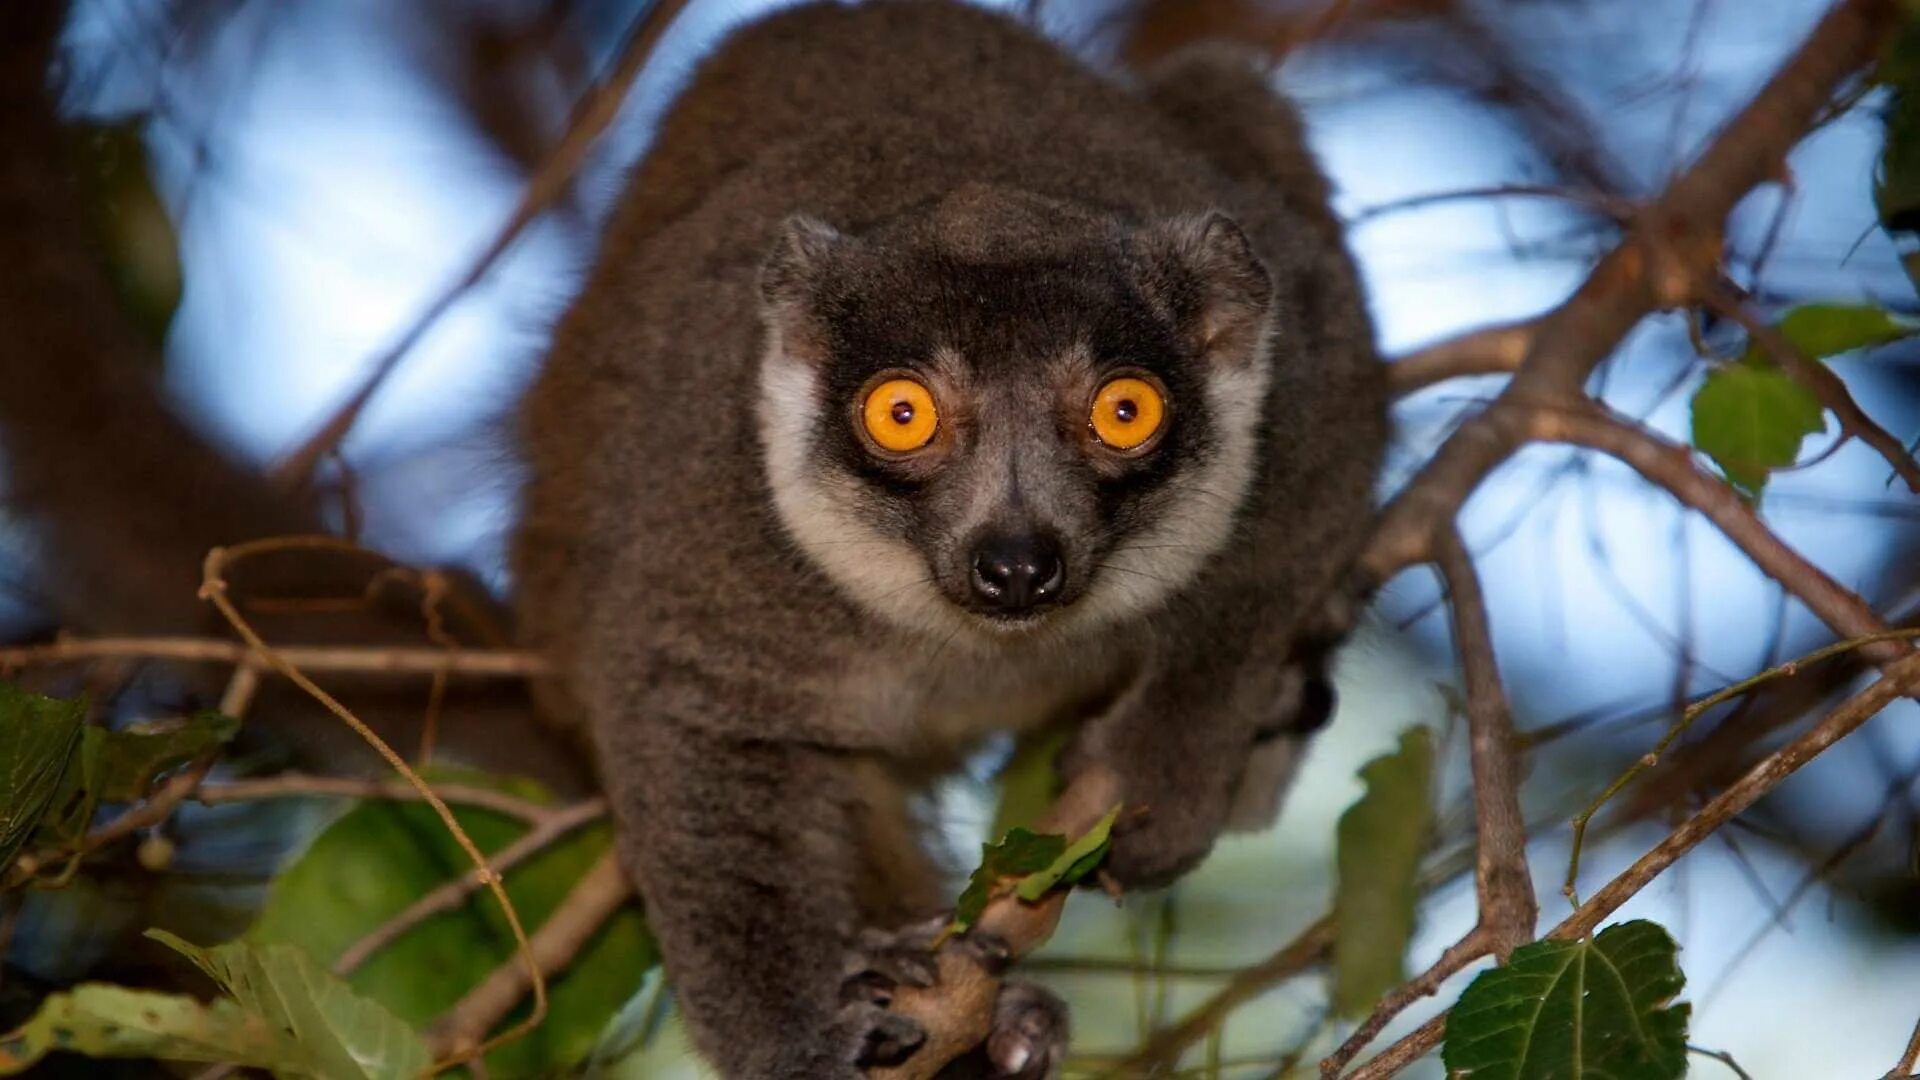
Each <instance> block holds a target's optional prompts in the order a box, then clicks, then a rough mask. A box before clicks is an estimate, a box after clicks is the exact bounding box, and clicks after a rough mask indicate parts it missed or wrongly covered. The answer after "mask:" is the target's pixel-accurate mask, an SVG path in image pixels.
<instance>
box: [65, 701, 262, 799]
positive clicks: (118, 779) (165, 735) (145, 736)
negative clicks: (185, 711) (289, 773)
mask: <svg viewBox="0 0 1920 1080" xmlns="http://www.w3.org/2000/svg"><path fill="white" fill-rule="evenodd" d="M93 730H95V731H100V735H101V746H100V762H99V770H100V771H99V776H98V785H99V786H98V788H97V789H96V790H95V792H94V794H95V797H96V798H98V799H99V801H101V802H132V801H134V800H136V799H139V798H142V797H144V796H145V795H146V793H147V788H148V787H150V786H152V784H153V778H154V777H156V776H158V775H160V774H161V773H163V772H166V771H167V770H169V769H173V768H176V767H178V766H180V765H184V764H186V763H187V762H189V761H192V760H193V759H194V758H197V757H199V756H200V755H201V754H202V753H205V752H206V751H208V750H212V749H214V748H215V747H219V746H224V745H226V744H227V743H228V742H230V741H231V740H232V739H233V737H234V736H235V735H237V734H239V732H240V721H238V720H236V719H234V718H233V717H231V716H226V715H224V714H222V713H217V712H211V711H207V712H199V713H195V714H194V715H193V716H190V717H187V718H185V719H172V720H163V721H160V722H157V723H153V724H145V725H134V726H132V727H127V728H122V729H120V730H118V731H105V730H102V729H98V728H96V729H93ZM89 734H91V732H89Z"/></svg>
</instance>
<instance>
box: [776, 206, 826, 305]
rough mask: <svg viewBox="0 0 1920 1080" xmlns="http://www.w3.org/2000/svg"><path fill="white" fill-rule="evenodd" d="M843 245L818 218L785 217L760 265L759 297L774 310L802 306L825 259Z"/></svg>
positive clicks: (804, 216)
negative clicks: (765, 258)
mask: <svg viewBox="0 0 1920 1080" xmlns="http://www.w3.org/2000/svg"><path fill="white" fill-rule="evenodd" d="M845 242H846V237H844V236H842V235H841V234H840V232H839V230H837V229H835V228H834V227H833V226H831V225H829V224H827V223H826V222H824V221H821V220H820V219H819V218H816V217H811V216H809V215H806V214H794V215H792V216H791V217H789V218H787V220H786V221H784V222H782V223H781V225H780V238H779V239H778V240H775V241H774V244H773V250H772V251H771V252H769V253H768V255H767V260H766V262H764V263H762V264H761V266H760V298H761V299H762V300H763V301H764V302H765V303H766V304H767V305H768V306H770V307H775V308H785V307H791V306H792V305H795V304H800V303H804V302H805V301H806V300H807V299H808V298H809V297H810V296H811V294H812V292H813V285H814V282H815V281H816V280H817V279H818V277H819V275H820V268H821V267H822V266H823V265H824V264H825V263H826V260H827V258H828V256H830V255H831V254H832V253H833V250H834V249H835V248H837V247H839V246H840V245H841V244H844V243H845Z"/></svg>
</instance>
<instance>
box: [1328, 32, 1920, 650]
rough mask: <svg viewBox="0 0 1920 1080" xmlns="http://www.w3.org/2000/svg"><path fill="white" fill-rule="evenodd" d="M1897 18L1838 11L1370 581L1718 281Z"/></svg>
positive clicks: (1739, 119) (1392, 540) (1489, 421)
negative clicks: (1666, 312)
mask: <svg viewBox="0 0 1920 1080" xmlns="http://www.w3.org/2000/svg"><path fill="white" fill-rule="evenodd" d="M1894 15H1895V7H1894V5H1893V4H1892V3H1891V2H1890V0H1843V2H1842V3H1840V4H1838V5H1836V6H1835V7H1834V8H1833V9H1832V10H1830V11H1829V12H1828V13H1827V15H1826V16H1825V17H1824V18H1823V19H1822V20H1821V21H1820V23H1819V25H1817V26H1816V27H1815V28H1814V30H1813V32H1812V34H1811V35H1809V36H1808V38H1807V40H1806V41H1805V42H1804V43H1802V44H1801V46H1800V48H1799V49H1798V50H1796V51H1795V53H1794V54H1793V56H1792V57H1791V58H1789V59H1788V61H1787V63H1786V64H1785V65H1784V66H1783V67H1782V68H1781V69H1780V70H1779V72H1778V73H1776V74H1775V75H1774V77H1773V78H1772V79H1771V80H1770V81H1769V82H1768V83H1767V84H1766V86H1765V87H1764V88H1762V89H1761V91H1760V92H1759V93H1758V94H1756V95H1755V96H1754V98H1753V100H1751V101H1750V102H1748V104H1747V106H1746V108H1744V109H1742V110H1741V111H1740V113H1739V114H1738V115H1736V116H1735V117H1734V118H1733V119H1732V120H1731V121H1730V122H1729V123H1728V124H1727V126H1726V127H1725V128H1724V129H1722V130H1721V132H1720V134H1719V135H1718V136H1716V137H1715V138H1714V140H1713V141H1712V142H1711V143H1710V144H1709V145H1708V147H1707V149H1706V150H1705V152H1704V153H1702V154H1701V156H1700V158H1699V160H1697V161H1696V162H1694V164H1693V165H1692V166H1691V167H1690V168H1688V169H1687V170H1686V171H1685V172H1684V173H1682V174H1680V176H1679V177H1677V178H1676V179H1675V180H1674V182H1673V183H1672V185H1671V186H1669V187H1668V188H1667V190H1666V191H1665V192H1664V193H1663V194H1662V195H1661V196H1660V198H1659V199H1658V200H1656V201H1655V202H1654V203H1652V204H1651V205H1650V206H1648V207H1647V209H1646V210H1645V211H1643V212H1642V213H1641V214H1640V215H1639V216H1638V217H1637V218H1636V219H1635V221H1634V225H1633V227H1632V229H1631V230H1629V232H1628V234H1627V236H1626V238H1625V239H1624V240H1623V241H1622V242H1621V243H1620V245H1619V246H1618V247H1616V248H1615V249H1614V250H1613V251H1612V252H1611V253H1609V254H1608V255H1607V256H1606V257H1605V258H1603V259H1601V260H1600V262H1599V264H1598V265H1596V266H1595V267H1594V269H1593V272H1592V273H1591V274H1590V275H1589V276H1588V277H1587V280H1586V281H1585V282H1584V283H1583V284H1582V285H1581V286H1580V288H1579V289H1578V290H1577V291H1575V293H1574V294H1573V296H1572V297H1571V298H1569V299H1568V300H1567V301H1566V302H1565V303H1563V304H1561V305H1560V307H1558V308H1556V309H1555V310H1554V311H1552V312H1551V313H1549V314H1548V315H1546V316H1545V317H1544V318H1543V319H1541V321H1540V325H1539V330H1538V333H1537V334H1536V335H1535V338H1534V344H1533V348H1532V349H1531V350H1530V351H1529V353H1528V355H1527V357H1526V359H1525V361H1523V362H1522V363H1521V365H1520V368H1519V370H1518V371H1517V372H1516V373H1515V375H1514V378H1513V381H1512V382H1511V383H1509V384H1508V385H1507V388H1506V389H1505V390H1504V391H1503V392H1502V393H1501V395H1500V397H1499V398H1497V399H1495V401H1494V403H1493V404H1492V405H1491V406H1489V407H1488V408H1487V409H1486V411H1484V412H1482V413H1481V414H1480V415H1479V416H1476V417H1474V418H1473V419H1471V420H1469V421H1467V422H1466V423H1465V424H1463V425H1461V427H1460V429H1459V430H1458V431H1456V432H1455V433H1454V434H1453V436H1452V437H1451V438H1449V439H1448V440H1447V441H1446V442H1445V443H1444V444H1442V445H1441V447H1440V450H1439V451H1438V452H1437V453H1436V454H1435V455H1434V457H1433V459H1432V460H1431V461H1429V462H1428V463H1427V465H1426V467H1425V468H1424V469H1422V470H1421V471H1420V473H1419V474H1418V475H1417V476H1415V477H1414V479H1413V480H1412V481H1411V482H1409V483H1408V485H1407V487H1406V488H1405V489H1404V490H1403V491H1402V492H1401V493H1400V494H1399V495H1398V496H1397V497H1396V498H1395V499H1394V500H1393V501H1392V502H1391V503H1389V504H1388V506H1387V508H1386V510H1385V511H1384V512H1383V514H1382V516H1381V521H1380V525H1379V528H1378V529H1377V530H1376V531H1375V533H1374V537H1373V540H1372V542H1371V543H1370V544H1369V545H1368V548H1367V550H1366V551H1365V552H1364V553H1363V555H1362V557H1361V559H1360V561H1359V569H1360V572H1361V574H1362V575H1363V576H1364V578H1365V579H1366V580H1368V581H1371V582H1375V583H1377V582H1381V581H1385V580H1386V579H1387V578H1389V577H1391V576H1393V575H1394V574H1395V573H1397V572H1398V571H1400V570H1402V569H1404V568H1405V567H1407V566H1410V565H1412V564H1413V563H1416V562H1422V561H1426V560H1428V559H1430V558H1431V557H1432V554H1433V552H1432V538H1433V536H1434V529H1435V527H1436V526H1437V525H1438V524H1439V523H1441V522H1443V521H1449V520H1451V519H1452V518H1453V516H1454V515H1455V514H1456V513H1457V512H1458V511H1459V508H1460V507H1461V505H1462V504H1464V503H1465V502H1466V499H1467V497H1468V496H1469V495H1470V494H1471V493H1472V492H1473V490H1474V489H1475V488H1476V487H1478V486H1479V484H1480V482H1481V481H1482V480H1484V479H1485V478H1486V476H1487V474H1488V473H1490V472H1492V471H1493V469H1494V468H1495V467H1497V466H1498V465H1499V464H1500V463H1501V462H1503V461H1505V460H1506V459H1507V458H1508V457H1509V456H1511V455H1512V453H1513V452H1514V450H1516V449H1517V448H1518V447H1519V446H1520V445H1521V443H1522V442H1524V441H1525V439H1526V437H1527V431H1526V416H1525V414H1526V412H1527V411H1528V409H1529V407H1530V405H1531V406H1538V405H1541V404H1547V405H1564V404H1567V403H1568V402H1570V401H1572V400H1575V399H1576V398H1577V397H1578V395H1579V392H1580V390H1581V388H1582V386H1583V385H1584V384H1585V382H1586V380H1587V377H1588V376H1589V375H1590V374H1591V373H1592V372H1593V369H1594V368H1595V367H1596V366H1598V365H1599V363H1600V362H1601V361H1602V360H1604V359H1606V357H1607V356H1608V355H1610V354H1611V353H1612V352H1613V350H1614V348H1615V347H1616V346H1617V345H1619V343H1620V341H1621V340H1622V339H1623V338H1624V337H1625V336H1626V333H1627V331H1628V330H1630V329H1632V328H1633V326H1635V325H1636V324H1637V323H1639V321H1640V320H1641V319H1642V318H1644V317H1645V316H1647V315H1648V314H1650V313H1652V312H1654V311H1656V310H1660V309H1662V308H1668V307H1678V306H1684V305H1686V304H1687V303H1689V302H1690V301H1691V300H1692V299H1693V297H1694V296H1695V295H1696V293H1697V292H1698V291H1699V288H1700V285H1701V283H1703V282H1706V281H1710V280H1713V277H1712V275H1714V274H1716V273H1717V268H1718V264H1719V259H1720V249H1721V239H1720V228H1721V223H1722V222H1723V221H1725V220H1726V217H1727V214H1728V213H1729V212H1730V211H1731V210H1732V209H1733V207H1734V205H1735V204H1736V203H1738V202H1739V201H1740V199H1741V198H1743V197H1744V196H1745V195H1746V193H1747V192H1748V191H1750V190H1752V189H1753V188H1754V187H1755V186H1756V185H1758V184H1761V183H1763V182H1765V181H1767V180H1769V179H1772V178H1774V177H1776V176H1778V175H1779V174H1780V171H1781V169H1782V166H1783V163H1784V161H1785V159H1786V155H1787V152H1788V151H1789V150H1790V149H1792V147H1793V145H1794V144H1795V143H1797V142H1798V141H1799V140H1800V138H1801V136H1802V135H1803V134H1804V133H1805V132H1806V130H1807V128H1808V126H1809V125H1810V124H1812V122H1813V121H1814V119H1815V117H1816V116H1817V115H1818V113H1819V111H1820V109H1821V107H1822V106H1823V105H1824V104H1825V102H1826V100H1827V98H1828V97H1829V96H1830V95H1831V93H1832V91H1833V88H1834V87H1835V86H1836V85H1838V84H1839V83H1840V81H1841V80H1843V79H1845V78H1846V77H1847V76H1848V75H1850V74H1851V73H1853V72H1854V71H1855V70H1856V69H1858V68H1859V67H1860V66H1861V65H1862V64H1864V63H1866V62H1867V61H1868V60H1870V59H1871V58H1872V57H1873V55H1874V54H1875V52H1876V51H1877V50H1878V49H1879V47H1880V45H1881V43H1882V42H1884V41H1885V40H1886V35H1885V33H1884V31H1885V29H1886V28H1887V27H1888V26H1890V25H1891V22H1892V19H1893V17H1894ZM1849 636H1854V635H1849Z"/></svg>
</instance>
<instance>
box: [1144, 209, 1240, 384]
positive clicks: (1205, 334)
mask: <svg viewBox="0 0 1920 1080" xmlns="http://www.w3.org/2000/svg"><path fill="white" fill-rule="evenodd" d="M1132 247H1133V250H1134V253H1135V255H1136V257H1137V259H1138V266H1139V274H1140V284H1141V287H1142V289H1143V291H1144V292H1145V293H1146V294H1147V296H1148V298H1149V299H1151V300H1152V301H1153V302H1154V303H1155V304H1156V305H1158V306H1159V307H1160V308H1161V309H1162V310H1163V311H1165V312H1166V314H1167V315H1168V317H1170V318H1172V319H1173V320H1174V322H1175V324H1176V325H1178V326H1179V327H1181V329H1182V330H1183V331H1184V332H1186V333H1188V334H1190V335H1191V336H1192V340H1193V341H1194V343H1195V344H1196V345H1197V346H1198V347H1199V349H1200V350H1201V351H1202V352H1204V353H1210V354H1216V355H1220V356H1222V357H1223V358H1244V357H1248V356H1251V354H1252V348H1253V346H1254V344H1255V343H1256V342H1257V341H1258V339H1259V335H1260V334H1261V333H1262V332H1263V331H1264V330H1265V328H1266V322H1267V304H1268V301H1270V300H1271V299H1272V297H1273V279H1272V278H1270V277H1268V276H1267V268H1266V267H1265V266H1264V265H1262V264H1261V262H1260V257H1259V256H1258V255H1256V254H1254V250H1253V244H1252V243H1251V242H1249V241H1248V240H1247V234H1246V233H1244V232H1242V231H1240V226H1239V225H1237V224H1235V223H1234V221H1233V219H1232V218H1230V217H1228V216H1227V215H1225V214H1222V213H1220V212H1218V211H1213V212H1210V213H1206V214H1189V215H1183V216H1181V217H1176V218H1169V219H1167V220H1165V221H1161V222H1157V223H1155V224H1152V225H1149V226H1147V227H1145V228H1143V229H1141V230H1139V231H1138V232H1136V233H1135V234H1134V236H1133V240H1132Z"/></svg>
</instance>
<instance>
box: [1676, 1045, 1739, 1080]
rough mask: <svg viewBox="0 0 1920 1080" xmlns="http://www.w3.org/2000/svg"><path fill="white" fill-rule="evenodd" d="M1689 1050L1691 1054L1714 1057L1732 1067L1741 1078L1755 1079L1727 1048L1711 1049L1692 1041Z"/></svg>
mask: <svg viewBox="0 0 1920 1080" xmlns="http://www.w3.org/2000/svg"><path fill="white" fill-rule="evenodd" d="M1687 1052H1688V1053H1689V1054H1698V1055H1700V1056H1701V1057H1705V1058H1712V1059H1713V1060H1715V1061H1717V1062H1719V1063H1720V1064H1722V1065H1725V1066H1726V1067H1727V1068H1729V1069H1732V1070H1733V1075H1735V1076H1737V1077H1739V1078H1740V1080H1753V1077H1751V1076H1748V1075H1747V1070H1745V1069H1743V1068H1741V1067H1740V1063H1739V1062H1737V1061H1735V1060H1733V1055H1732V1054H1731V1053H1729V1052H1727V1051H1725V1050H1709V1049H1707V1048H1706V1047H1704V1046H1695V1045H1693V1044H1692V1043H1688V1044H1687Z"/></svg>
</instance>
